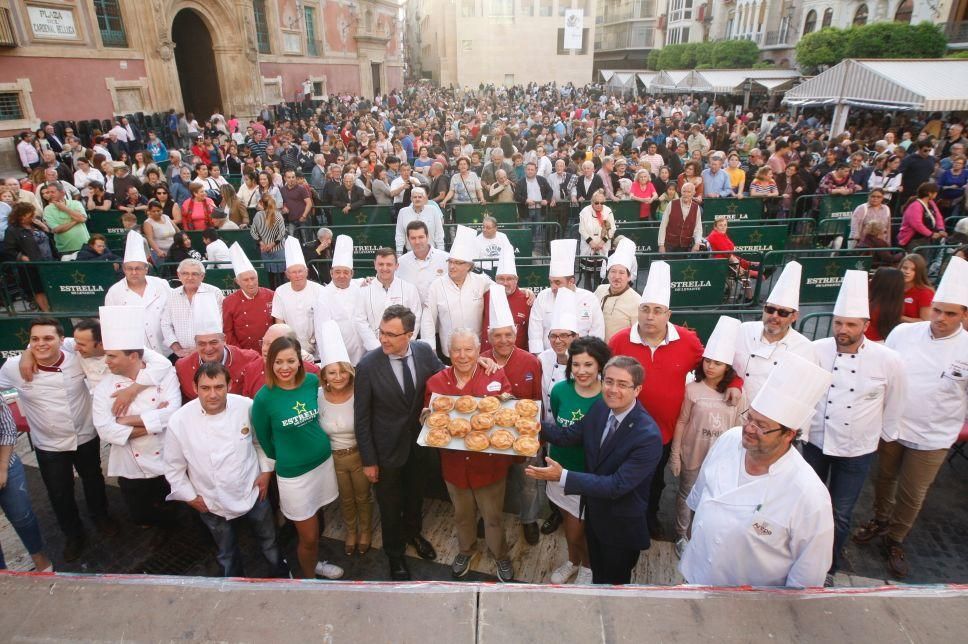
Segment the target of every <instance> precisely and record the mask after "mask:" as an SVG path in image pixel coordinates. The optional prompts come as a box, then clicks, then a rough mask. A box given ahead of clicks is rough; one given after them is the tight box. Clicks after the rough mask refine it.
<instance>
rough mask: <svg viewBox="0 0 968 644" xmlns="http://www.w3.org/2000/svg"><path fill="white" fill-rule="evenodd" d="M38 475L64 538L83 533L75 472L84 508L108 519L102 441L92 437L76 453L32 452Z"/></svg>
mask: <svg viewBox="0 0 968 644" xmlns="http://www.w3.org/2000/svg"><path fill="white" fill-rule="evenodd" d="M34 451H35V452H36V454H37V465H38V466H39V467H40V476H41V477H42V478H43V479H44V485H45V486H46V487H47V496H48V497H49V498H50V504H51V506H52V507H53V509H54V515H55V516H56V517H57V525H59V526H60V529H61V531H62V532H63V533H64V535H65V536H67V537H72V538H77V537H80V536H81V535H82V534H83V533H84V526H83V524H82V523H81V515H80V513H79V512H78V510H77V501H76V500H75V499H74V470H77V474H78V476H80V477H81V485H82V486H83V487H84V499H85V500H86V501H87V509H88V510H89V511H90V513H91V515H92V516H94V517H95V518H98V519H100V518H106V517H107V516H108V496H107V493H106V492H105V491H104V475H103V474H102V473H101V441H100V440H98V439H97V438H93V439H91V440H89V441H88V442H86V443H84V444H83V445H78V446H77V449H76V450H71V451H64V452H48V451H45V450H42V449H35V450H34Z"/></svg>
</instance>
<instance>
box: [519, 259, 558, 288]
mask: <svg viewBox="0 0 968 644" xmlns="http://www.w3.org/2000/svg"><path fill="white" fill-rule="evenodd" d="M529 259H530V260H531V261H532V262H533V261H535V260H537V259H539V258H536V257H531V258H529ZM540 259H543V260H545V262H546V263H543V264H535V263H530V264H518V266H517V271H518V288H523V289H527V290H529V291H533V292H534V293H535V294H537V293H539V292H541V291H543V290H544V289H546V288H548V264H547V260H548V259H550V258H540Z"/></svg>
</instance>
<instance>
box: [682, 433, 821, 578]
mask: <svg viewBox="0 0 968 644" xmlns="http://www.w3.org/2000/svg"><path fill="white" fill-rule="evenodd" d="M742 431H743V430H742V428H741V427H734V428H732V429H730V430H729V431H727V432H725V433H724V434H723V435H722V436H720V437H719V440H717V441H716V442H715V443H714V444H713V446H712V449H710V451H709V454H708V455H707V456H706V460H705V461H704V462H703V464H702V468H701V469H700V470H699V478H698V479H697V480H696V484H695V486H694V487H693V488H692V492H690V493H689V498H688V499H687V503H688V504H689V507H690V508H692V509H693V510H695V512H696V515H695V517H694V518H693V522H692V539H691V540H690V541H689V545H688V546H686V551H685V553H684V554H683V556H682V562H681V563H680V564H679V570H680V572H682V575H683V577H685V578H686V581H687V582H688V583H690V584H700V585H708V586H742V585H751V586H789V587H810V586H822V585H823V582H824V579H825V578H826V575H827V571H828V570H829V569H830V564H831V561H832V560H833V548H834V518H833V510H832V509H831V505H830V494H829V493H828V492H827V488H826V487H825V486H824V484H823V483H821V482H820V479H819V478H818V477H817V474H816V473H815V472H814V471H813V468H811V467H810V466H809V465H808V464H807V462H806V461H805V460H803V457H802V456H800V453H799V452H798V451H797V450H795V449H793V448H791V449H790V450H788V451H787V453H786V454H784V455H783V456H782V457H780V459H779V460H778V461H777V462H776V463H774V464H773V465H772V466H771V467H770V471H769V472H768V473H767V474H764V475H762V476H753V477H751V476H749V475H748V474H746V465H745V460H746V450H745V449H744V448H743V444H742Z"/></svg>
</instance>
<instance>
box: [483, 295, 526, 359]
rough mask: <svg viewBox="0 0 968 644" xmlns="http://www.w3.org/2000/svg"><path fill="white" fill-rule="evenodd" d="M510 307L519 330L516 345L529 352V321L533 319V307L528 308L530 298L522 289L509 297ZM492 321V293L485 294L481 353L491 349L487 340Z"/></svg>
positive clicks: (515, 339) (515, 340)
mask: <svg viewBox="0 0 968 644" xmlns="http://www.w3.org/2000/svg"><path fill="white" fill-rule="evenodd" d="M508 306H510V307H511V315H512V316H513V317H514V326H515V328H516V329H517V336H516V337H515V338H514V344H516V345H517V346H519V347H521V348H522V349H524V350H525V351H527V350H528V320H530V319H531V307H530V306H528V298H527V296H526V295H525V294H524V291H522V290H521V289H520V288H519V289H517V290H515V291H514V293H512V294H511V295H508ZM490 319H491V292H490V291H485V292H484V322H483V323H482V324H481V352H482V353H483V352H484V351H487V350H488V349H490V348H491V343H490V342H489V341H488V339H487V325H488V323H489V321H490Z"/></svg>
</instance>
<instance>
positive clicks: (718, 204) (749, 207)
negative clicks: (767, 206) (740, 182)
mask: <svg viewBox="0 0 968 644" xmlns="http://www.w3.org/2000/svg"><path fill="white" fill-rule="evenodd" d="M763 201H764V200H763V199H762V198H759V197H747V198H745V199H729V198H719V199H717V198H706V199H703V201H702V218H703V219H704V220H706V219H708V220H709V221H712V220H713V219H715V218H716V217H725V218H726V219H729V220H731V221H743V220H747V219H762V218H763V205H764V204H763Z"/></svg>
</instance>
